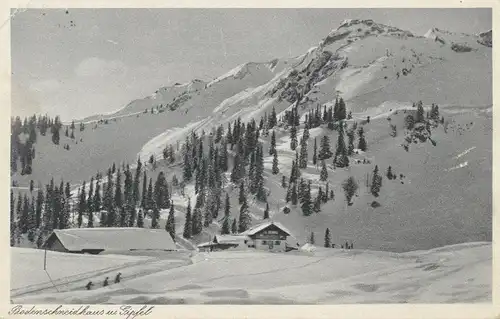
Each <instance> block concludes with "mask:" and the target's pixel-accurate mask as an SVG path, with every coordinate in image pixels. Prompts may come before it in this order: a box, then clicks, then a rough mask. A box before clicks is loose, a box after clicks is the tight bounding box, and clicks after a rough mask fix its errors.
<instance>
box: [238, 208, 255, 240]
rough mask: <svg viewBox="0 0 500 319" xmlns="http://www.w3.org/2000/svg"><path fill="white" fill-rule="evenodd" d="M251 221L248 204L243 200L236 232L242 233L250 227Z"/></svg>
mask: <svg viewBox="0 0 500 319" xmlns="http://www.w3.org/2000/svg"><path fill="white" fill-rule="evenodd" d="M251 223H252V218H251V217H250V213H249V212H248V205H247V202H246V201H245V202H244V203H243V204H242V205H241V207H240V218H239V223H238V232H239V233H242V232H244V231H246V230H247V229H249V228H250V226H251Z"/></svg>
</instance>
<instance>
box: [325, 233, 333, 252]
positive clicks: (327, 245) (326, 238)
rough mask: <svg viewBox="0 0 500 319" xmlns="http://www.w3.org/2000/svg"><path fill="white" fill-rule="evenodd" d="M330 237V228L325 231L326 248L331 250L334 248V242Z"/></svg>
mask: <svg viewBox="0 0 500 319" xmlns="http://www.w3.org/2000/svg"><path fill="white" fill-rule="evenodd" d="M330 237H331V236H330V229H328V228H327V229H326V230H325V247H326V248H330V247H332V240H331V238H330Z"/></svg>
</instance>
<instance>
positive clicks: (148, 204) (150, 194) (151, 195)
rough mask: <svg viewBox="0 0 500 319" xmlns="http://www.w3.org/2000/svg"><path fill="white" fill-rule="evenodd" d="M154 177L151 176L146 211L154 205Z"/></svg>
mask: <svg viewBox="0 0 500 319" xmlns="http://www.w3.org/2000/svg"><path fill="white" fill-rule="evenodd" d="M153 202H154V198H153V179H152V178H151V177H150V178H149V185H148V194H147V196H146V212H147V211H148V210H150V209H151V208H152V207H153Z"/></svg>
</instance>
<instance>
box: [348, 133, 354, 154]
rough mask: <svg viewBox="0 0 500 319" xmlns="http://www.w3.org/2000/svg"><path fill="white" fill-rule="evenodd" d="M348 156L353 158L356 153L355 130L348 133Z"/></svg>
mask: <svg viewBox="0 0 500 319" xmlns="http://www.w3.org/2000/svg"><path fill="white" fill-rule="evenodd" d="M347 141H348V142H347V156H351V155H352V154H353V153H354V130H352V129H351V130H348V131H347Z"/></svg>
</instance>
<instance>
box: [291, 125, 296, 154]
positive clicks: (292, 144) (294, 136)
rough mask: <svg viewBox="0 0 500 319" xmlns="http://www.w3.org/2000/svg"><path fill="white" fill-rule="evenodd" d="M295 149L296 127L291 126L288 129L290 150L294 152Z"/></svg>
mask: <svg viewBox="0 0 500 319" xmlns="http://www.w3.org/2000/svg"><path fill="white" fill-rule="evenodd" d="M296 148H297V127H296V126H295V125H292V128H291V129H290V149H291V150H292V151H295V149H296Z"/></svg>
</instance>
